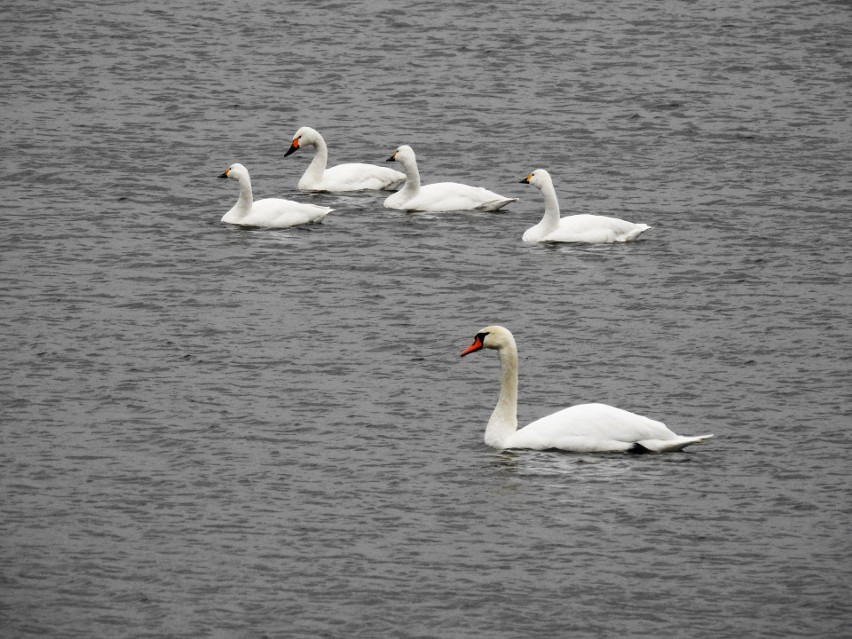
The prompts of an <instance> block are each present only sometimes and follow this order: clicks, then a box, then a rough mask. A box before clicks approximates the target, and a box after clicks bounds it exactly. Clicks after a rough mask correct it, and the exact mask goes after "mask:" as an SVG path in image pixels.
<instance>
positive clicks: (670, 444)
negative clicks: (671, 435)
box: [628, 435, 713, 454]
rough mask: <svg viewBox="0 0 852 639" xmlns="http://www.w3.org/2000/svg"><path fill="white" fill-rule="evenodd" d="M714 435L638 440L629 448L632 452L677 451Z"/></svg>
mask: <svg viewBox="0 0 852 639" xmlns="http://www.w3.org/2000/svg"><path fill="white" fill-rule="evenodd" d="M711 437H713V435H698V436H696V437H678V438H677V439H648V440H644V441H641V442H636V443H635V444H633V447H632V448H630V449H629V451H628V452H630V453H638V454H641V453H676V452H678V451H680V450H683V449H684V448H686V447H687V446H690V445H692V444H698V443H700V442H703V441H706V440H708V439H710V438H711Z"/></svg>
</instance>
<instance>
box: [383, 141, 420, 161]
mask: <svg viewBox="0 0 852 639" xmlns="http://www.w3.org/2000/svg"><path fill="white" fill-rule="evenodd" d="M414 161H415V157H414V149H412V148H411V147H410V146H408V145H407V144H403V145H402V146H400V147H397V149H396V151H394V152H393V153H391V156H390V157H389V158H388V159H387V162H400V163H401V164H403V165H405V164H412V163H413V162H414Z"/></svg>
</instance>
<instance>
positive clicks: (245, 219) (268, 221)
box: [219, 163, 332, 228]
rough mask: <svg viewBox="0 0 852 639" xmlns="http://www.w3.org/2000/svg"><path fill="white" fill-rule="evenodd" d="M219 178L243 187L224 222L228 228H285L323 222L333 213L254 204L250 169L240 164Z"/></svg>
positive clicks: (289, 204) (276, 201) (298, 205)
mask: <svg viewBox="0 0 852 639" xmlns="http://www.w3.org/2000/svg"><path fill="white" fill-rule="evenodd" d="M219 177H220V178H231V179H232V180H237V181H238V182H239V183H240V197H239V198H238V199H237V203H236V204H234V206H233V208H232V209H231V210H230V211H228V212H227V213H225V215H224V217H223V218H222V221H223V222H227V223H228V224H239V225H240V226H263V227H268V228H284V227H287V226H296V225H297V224H308V223H310V222H319V221H320V220H321V219H322V218H324V217H325V216H326V215H328V214H329V212H330V211H331V210H332V209H330V208H328V207H325V206H316V205H314V204H306V203H302V202H293V201H292V200H282V199H280V198H268V199H264V200H253V199H252V195H251V179H250V178H249V172H248V169H247V168H246V167H244V166H243V165H242V164H239V163H237V164H232V165H231V166H229V167H228V168H227V169H225V172H224V173H223V174H222V175H220V176H219Z"/></svg>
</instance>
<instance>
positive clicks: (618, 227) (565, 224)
mask: <svg viewBox="0 0 852 639" xmlns="http://www.w3.org/2000/svg"><path fill="white" fill-rule="evenodd" d="M521 183H522V184H532V185H533V186H534V187H536V188H537V189H538V190H539V191H541V192H542V194H543V195H544V217H542V218H541V222H539V223H538V224H536V225H535V226H533V227H531V228H528V229H527V230H526V232H525V233H524V235H523V237H522V239H523V241H524V242H588V243H590V244H609V243H611V242H629V241H630V240H635V239H636V238H637V237H639V235H640V234H641V233H642V232H643V231H647V230H648V229H649V228H651V227H650V226H648V225H647V224H633V223H632V222H627V221H625V220H619V219H618V218H615V217H605V216H603V215H569V216H567V217H563V218H560V217H559V202H557V200H556V189H554V188H553V180H552V179H551V177H550V173H548V172H547V171H545V170H544V169H536V170H535V171H533V172H532V173H530V174H529V175H527V177H525V178H524V179H523V180H521Z"/></svg>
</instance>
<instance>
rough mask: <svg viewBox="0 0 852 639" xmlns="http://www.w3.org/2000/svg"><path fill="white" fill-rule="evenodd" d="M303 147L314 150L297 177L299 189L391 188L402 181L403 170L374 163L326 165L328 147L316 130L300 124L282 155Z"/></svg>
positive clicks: (348, 189)
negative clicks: (301, 172) (300, 126)
mask: <svg viewBox="0 0 852 639" xmlns="http://www.w3.org/2000/svg"><path fill="white" fill-rule="evenodd" d="M303 146H312V147H314V149H315V152H314V159H313V160H311V163H310V164H309V165H308V168H307V170H306V171H305V174H304V175H303V176H302V178H301V179H300V180H299V188H300V189H301V190H302V191H362V190H364V189H375V190H382V191H394V190H396V189H398V188H399V187H400V186H401V185H402V183H403V182H405V175H404V174H403V173H400V172H399V171H394V170H393V169H391V168H389V167H386V166H376V165H375V164H361V163H350V164H338V165H337V166H333V167H331V168H330V169H329V168H326V165H327V163H328V147H327V146H326V144H325V140H324V139H323V137H322V136H321V135H320V134H319V131H317V130H315V129H312V128H311V127H309V126H303V127H302V128H300V129H299V130H298V131H296V133H295V134H294V135H293V141H292V143H291V144H290V148H289V149H287V153H285V154H284V157H285V158H286V157H287V156H288V155H290V154H291V153H295V152H296V151H298V150H299V149H301V148H302V147H303Z"/></svg>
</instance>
